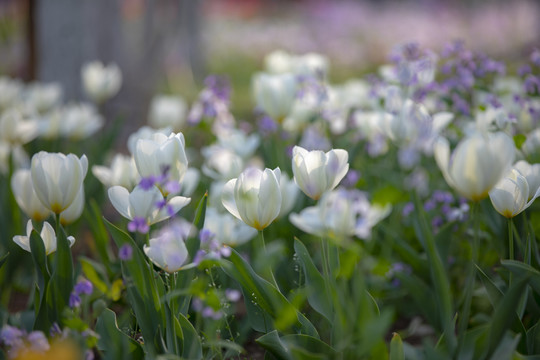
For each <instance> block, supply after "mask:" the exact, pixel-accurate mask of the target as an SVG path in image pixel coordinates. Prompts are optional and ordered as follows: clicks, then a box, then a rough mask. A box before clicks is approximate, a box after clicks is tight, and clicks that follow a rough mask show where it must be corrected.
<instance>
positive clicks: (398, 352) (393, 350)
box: [390, 333, 405, 360]
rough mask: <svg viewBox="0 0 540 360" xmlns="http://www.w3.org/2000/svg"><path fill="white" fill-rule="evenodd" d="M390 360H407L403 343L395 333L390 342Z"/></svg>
mask: <svg viewBox="0 0 540 360" xmlns="http://www.w3.org/2000/svg"><path fill="white" fill-rule="evenodd" d="M390 360H405V354H404V353H403V341H401V337H400V336H399V334H398V333H394V334H393V335H392V340H391V341H390Z"/></svg>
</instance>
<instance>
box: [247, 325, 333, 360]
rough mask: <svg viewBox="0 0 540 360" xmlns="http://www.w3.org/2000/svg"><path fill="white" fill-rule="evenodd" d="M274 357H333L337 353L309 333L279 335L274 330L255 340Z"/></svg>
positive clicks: (282, 359)
mask: <svg viewBox="0 0 540 360" xmlns="http://www.w3.org/2000/svg"><path fill="white" fill-rule="evenodd" d="M255 341H256V342H257V343H258V344H259V345H261V346H262V347H264V348H265V349H267V350H268V351H270V352H271V353H272V355H274V356H275V357H276V358H278V359H281V360H293V359H334V358H336V356H337V354H336V351H335V350H334V349H332V348H331V347H330V346H328V344H326V343H324V342H322V341H321V340H319V339H317V338H314V337H312V336H309V335H303V334H293V335H285V336H282V337H279V335H278V332H277V331H276V330H274V331H272V332H270V333H268V334H266V335H263V336H261V337H260V338H258V339H257V340H255Z"/></svg>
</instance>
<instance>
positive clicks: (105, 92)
mask: <svg viewBox="0 0 540 360" xmlns="http://www.w3.org/2000/svg"><path fill="white" fill-rule="evenodd" d="M81 77H82V82H83V89H84V91H85V93H86V95H88V97H89V98H90V99H92V101H94V102H95V103H97V104H101V103H102V102H104V101H106V100H108V99H110V98H112V97H113V96H114V95H116V93H117V92H118V90H120V86H121V85H122V73H121V71H120V68H119V67H118V66H117V65H116V64H109V65H107V66H104V65H103V63H101V62H100V61H92V62H89V63H86V64H84V65H83V67H82V69H81Z"/></svg>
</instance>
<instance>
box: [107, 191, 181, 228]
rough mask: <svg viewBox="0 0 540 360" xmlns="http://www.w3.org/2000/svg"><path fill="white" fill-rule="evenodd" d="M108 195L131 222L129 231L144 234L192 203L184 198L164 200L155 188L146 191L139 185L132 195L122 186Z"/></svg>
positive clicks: (176, 197) (117, 208) (115, 206)
mask: <svg viewBox="0 0 540 360" xmlns="http://www.w3.org/2000/svg"><path fill="white" fill-rule="evenodd" d="M108 193H109V199H110V200H111V203H112V205H113V206H114V208H115V209H116V211H118V212H119V213H120V214H121V215H122V216H124V217H125V218H127V219H129V220H131V223H130V224H129V225H128V228H129V230H130V231H139V232H143V233H146V232H148V227H149V226H150V225H152V224H155V223H157V222H160V221H163V220H165V219H168V218H170V217H171V216H173V215H174V214H176V213H177V212H178V211H180V209H182V208H183V207H184V206H186V205H187V204H189V202H190V201H191V199H189V198H186V197H183V196H175V197H173V198H171V199H168V200H167V199H164V198H163V195H162V194H161V192H160V191H159V189H158V188H157V187H155V186H152V187H150V188H149V189H146V190H145V189H143V188H142V187H141V186H140V185H139V186H136V187H135V189H133V191H132V192H131V193H130V192H129V191H128V190H127V189H126V188H124V187H122V186H113V187H111V188H110V189H109V191H108Z"/></svg>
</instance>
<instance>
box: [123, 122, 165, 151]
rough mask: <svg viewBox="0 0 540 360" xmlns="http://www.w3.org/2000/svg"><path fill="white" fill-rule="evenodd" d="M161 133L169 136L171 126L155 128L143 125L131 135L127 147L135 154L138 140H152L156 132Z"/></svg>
mask: <svg viewBox="0 0 540 360" xmlns="http://www.w3.org/2000/svg"><path fill="white" fill-rule="evenodd" d="M156 133H160V134H163V135H165V136H169V135H171V133H172V130H171V128H169V127H166V128H163V129H153V128H151V127H150V126H143V127H141V128H139V129H138V130H137V131H135V132H134V133H133V134H131V135H129V137H128V140H127V147H128V150H129V152H130V153H131V154H132V155H133V154H135V148H136V147H137V141H139V140H140V139H146V140H150V139H152V138H153V137H154V134H156Z"/></svg>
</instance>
